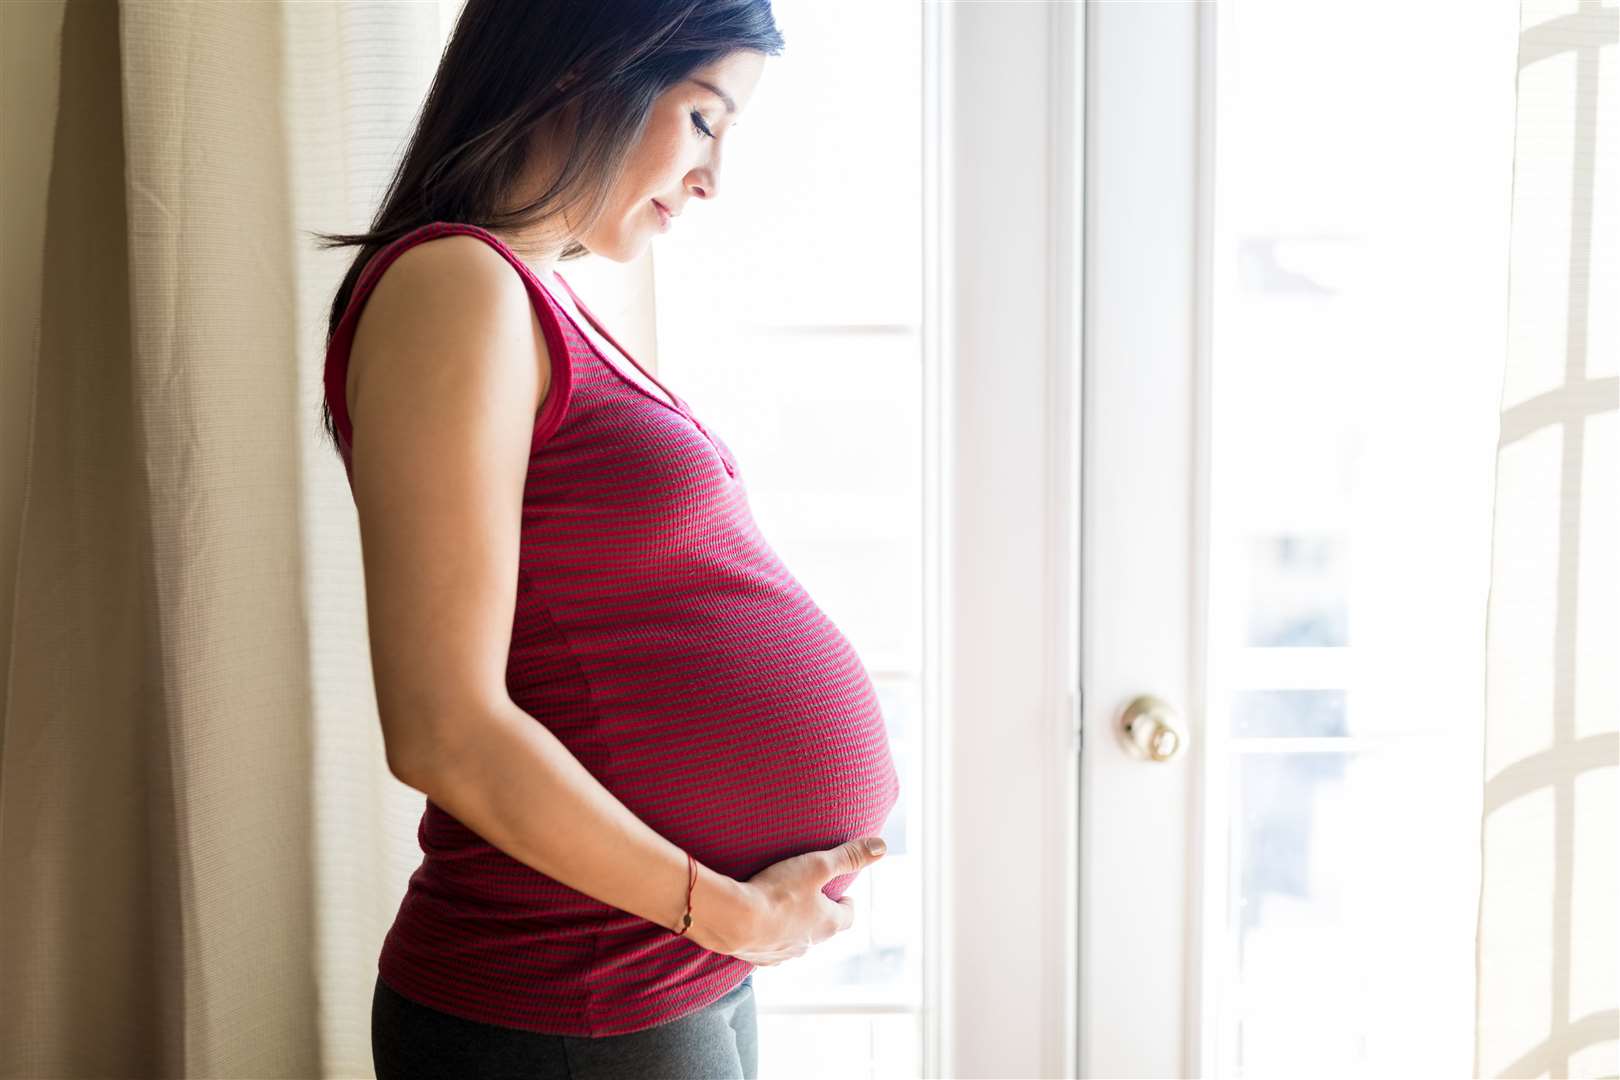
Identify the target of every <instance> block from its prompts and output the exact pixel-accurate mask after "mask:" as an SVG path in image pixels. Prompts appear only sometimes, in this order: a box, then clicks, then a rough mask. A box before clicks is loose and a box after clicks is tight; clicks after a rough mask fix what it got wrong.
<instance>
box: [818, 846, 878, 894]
mask: <svg viewBox="0 0 1620 1080" xmlns="http://www.w3.org/2000/svg"><path fill="white" fill-rule="evenodd" d="M886 850H888V847H887V845H886V844H884V842H883V838H882V837H880V836H867V837H862V838H860V839H858V840H847V841H845V842H844V843H842V844H839V845H838V846H837V847H832V848H827V849H826V850H825V851H823V852H822V855H823V856H824V859H823V862H824V864H825V866H824V870H825V872H826V877H824V878H823V879H822V883H823V884H825V883H826V882H828V881H831V880H832V879H833V878H835V877H838V876H839V875H840V874H853V873H855V872H856V871H857V870H861V869H863V868H864V867H867V866H870V865H871V864H872V863H875V862H877V861H878V859H880V858H882V857H883V853H884V852H885V851H886Z"/></svg>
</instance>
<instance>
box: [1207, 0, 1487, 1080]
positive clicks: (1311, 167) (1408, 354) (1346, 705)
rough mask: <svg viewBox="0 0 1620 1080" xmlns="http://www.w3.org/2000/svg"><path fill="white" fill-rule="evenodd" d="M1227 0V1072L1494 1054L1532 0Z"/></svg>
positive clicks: (1221, 318)
mask: <svg viewBox="0 0 1620 1080" xmlns="http://www.w3.org/2000/svg"><path fill="white" fill-rule="evenodd" d="M1212 13H1213V17H1214V18H1216V20H1217V27H1218V33H1217V37H1216V46H1215V47H1216V54H1217V59H1216V64H1215V72H1216V80H1217V94H1216V100H1215V111H1216V116H1215V123H1214V125H1213V130H1214V132H1215V162H1214V176H1215V180H1214V208H1215V212H1214V236H1213V246H1212V249H1211V267H1212V273H1213V282H1212V285H1213V295H1212V312H1211V321H1210V326H1211V328H1212V329H1211V343H1210V347H1211V353H1210V363H1211V370H1210V384H1209V385H1210V394H1211V402H1210V423H1211V432H1210V434H1211V453H1212V459H1211V473H1210V483H1211V491H1210V503H1209V505H1210V508H1211V537H1210V542H1211V544H1212V549H1211V551H1210V553H1209V554H1210V559H1209V582H1210V587H1211V604H1210V618H1211V623H1210V634H1211V639H1210V662H1209V665H1208V667H1209V678H1210V680H1211V685H1210V687H1209V688H1208V690H1209V693H1208V697H1207V700H1208V701H1210V702H1211V703H1212V711H1211V715H1210V716H1209V718H1208V722H1209V725H1210V729H1211V736H1212V743H1214V744H1217V745H1218V744H1219V742H1220V740H1222V739H1225V740H1228V743H1227V745H1228V748H1229V750H1230V753H1228V754H1221V753H1215V754H1213V755H1211V756H1210V758H1209V759H1208V763H1207V768H1209V769H1211V770H1218V769H1222V768H1229V769H1230V770H1231V772H1230V774H1228V775H1218V776H1211V777H1210V780H1211V784H1210V790H1217V791H1228V792H1230V793H1231V807H1230V809H1231V811H1232V813H1233V818H1232V820H1231V822H1230V828H1229V829H1225V830H1223V829H1221V828H1219V827H1215V828H1212V829H1211V830H1210V836H1211V841H1210V842H1211V843H1213V844H1215V845H1217V846H1216V848H1215V849H1214V850H1212V851H1211V852H1209V853H1208V857H1209V863H1210V865H1213V866H1215V867H1220V866H1222V865H1225V866H1227V867H1229V871H1230V877H1229V880H1228V881H1227V882H1226V891H1227V897H1226V907H1227V910H1228V917H1229V921H1228V926H1227V932H1228V940H1227V942H1226V945H1227V949H1226V951H1225V952H1224V953H1221V952H1220V947H1219V944H1218V942H1215V941H1212V942H1211V947H1212V948H1216V949H1217V955H1215V956H1213V957H1211V958H1210V959H1211V962H1212V963H1213V964H1214V966H1215V969H1216V970H1217V971H1219V972H1220V973H1221V974H1220V976H1219V979H1218V982H1220V983H1221V984H1223V985H1224V986H1225V989H1226V992H1227V996H1226V998H1225V999H1224V1000H1223V1002H1222V1006H1221V1009H1220V1010H1219V1011H1220V1016H1219V1017H1218V1018H1217V1017H1214V1016H1211V1017H1209V1018H1208V1022H1210V1023H1218V1024H1219V1025H1220V1030H1219V1032H1218V1033H1217V1034H1218V1040H1217V1041H1218V1043H1219V1045H1220V1048H1221V1053H1220V1056H1219V1059H1218V1060H1217V1061H1216V1062H1214V1063H1212V1068H1211V1069H1210V1070H1209V1071H1210V1072H1211V1074H1212V1075H1220V1076H1245V1077H1246V1076H1282V1075H1288V1076H1307V1075H1308V1076H1322V1075H1325V1076H1381V1075H1397V1074H1398V1075H1464V1074H1466V1073H1467V1071H1468V1069H1469V1067H1470V1065H1471V1063H1472V1050H1473V1033H1472V1030H1471V1023H1472V1009H1473V998H1474V987H1473V981H1472V980H1473V966H1472V931H1473V926H1474V920H1475V914H1476V912H1475V902H1476V900H1477V894H1476V890H1477V884H1478V851H1479V811H1480V801H1481V789H1480V782H1479V761H1480V760H1481V746H1480V736H1481V719H1482V716H1483V705H1484V700H1483V691H1484V650H1483V648H1482V647H1481V643H1482V642H1483V640H1484V620H1485V603H1486V599H1487V585H1488V582H1489V566H1490V550H1489V547H1490V537H1491V492H1492V485H1493V472H1494V464H1495V444H1496V434H1497V430H1496V428H1497V411H1498V403H1499V396H1500V392H1501V373H1502V364H1503V358H1504V344H1505V342H1504V339H1503V334H1502V326H1503V324H1502V321H1501V315H1500V304H1494V305H1493V300H1500V301H1502V302H1504V303H1505V299H1506V284H1507V235H1508V232H1507V229H1506V228H1505V227H1504V228H1502V229H1500V230H1496V232H1488V231H1482V230H1481V227H1480V223H1481V222H1485V223H1491V222H1504V223H1505V222H1506V220H1507V210H1508V207H1509V195H1510V192H1511V181H1512V171H1511V165H1512V137H1513V131H1512V125H1513V117H1514V110H1513V108H1512V96H1513V70H1514V68H1513V55H1514V48H1515V44H1516V35H1517V19H1516V14H1517V13H1516V4H1514V3H1513V2H1512V0H1498V2H1497V3H1495V4H1485V5H1480V6H1479V7H1478V8H1477V9H1474V8H1471V9H1470V14H1471V16H1472V17H1471V18H1469V19H1463V20H1459V19H1457V18H1456V13H1455V11H1453V10H1452V9H1451V8H1450V7H1449V6H1448V5H1421V4H1420V5H1408V6H1407V7H1405V8H1403V9H1402V17H1401V19H1400V20H1399V22H1398V25H1397V24H1395V23H1391V22H1389V21H1388V20H1379V19H1375V18H1368V17H1367V15H1366V12H1365V10H1364V9H1362V8H1360V7H1358V6H1356V5H1333V4H1296V3H1290V2H1288V0H1221V3H1219V4H1218V5H1213V12H1212ZM1442 70H1443V71H1444V77H1437V76H1438V73H1440V72H1441V71H1442ZM1369 71H1374V72H1377V77H1376V78H1374V79H1370V80H1369V79H1368V78H1367V77H1366V74H1367V72H1369ZM1496 233H1500V235H1497V234H1496ZM1223 710H1224V711H1223ZM1306 739H1309V740H1322V741H1319V742H1314V743H1312V744H1306V745H1302V746H1299V747H1290V746H1288V745H1287V743H1288V742H1289V741H1298V740H1306ZM1385 747H1387V749H1384V748H1385ZM1375 748H1376V752H1375ZM1223 843H1229V844H1230V845H1231V846H1230V850H1229V851H1222V850H1220V848H1219V845H1221V844H1223ZM1217 874H1218V872H1217Z"/></svg>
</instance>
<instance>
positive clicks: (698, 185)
mask: <svg viewBox="0 0 1620 1080" xmlns="http://www.w3.org/2000/svg"><path fill="white" fill-rule="evenodd" d="M719 184H720V148H719V147H715V148H714V149H712V150H711V151H710V152H709V160H708V162H707V163H706V164H704V165H700V166H698V167H697V168H695V169H693V170H692V171H691V172H690V173H687V183H686V186H687V189H688V190H689V191H691V192H692V195H693V197H694V198H698V199H712V198H714V197H715V196H716V195H717V194H719Z"/></svg>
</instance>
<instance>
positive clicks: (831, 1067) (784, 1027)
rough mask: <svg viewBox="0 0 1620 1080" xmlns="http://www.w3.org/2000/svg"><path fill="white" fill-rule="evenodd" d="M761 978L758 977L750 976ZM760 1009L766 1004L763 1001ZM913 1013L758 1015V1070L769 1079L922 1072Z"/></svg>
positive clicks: (861, 1078) (856, 1078)
mask: <svg viewBox="0 0 1620 1080" xmlns="http://www.w3.org/2000/svg"><path fill="white" fill-rule="evenodd" d="M754 981H755V982H756V983H757V982H758V981H759V976H758V975H755V976H754ZM759 1007H760V1008H761V1009H762V1010H763V1009H765V1008H766V1005H765V1002H764V1001H763V1000H761V1002H760V1006H759ZM920 1047H921V1029H920V1026H919V1024H918V1020H917V1017H916V1016H915V1015H910V1016H908V1015H892V1016H847V1015H836V1014H825V1013H824V1014H816V1013H808V1014H804V1015H773V1014H771V1013H769V1012H761V1014H760V1017H759V1075H760V1076H762V1077H769V1078H770V1080H830V1078H836V1080H890V1078H892V1077H896V1076H917V1075H920V1073H921V1063H920V1057H919V1053H918V1051H919V1049H920Z"/></svg>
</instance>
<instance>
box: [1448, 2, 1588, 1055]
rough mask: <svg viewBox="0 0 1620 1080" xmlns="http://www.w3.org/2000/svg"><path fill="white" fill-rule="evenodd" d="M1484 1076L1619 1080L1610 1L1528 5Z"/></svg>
mask: <svg viewBox="0 0 1620 1080" xmlns="http://www.w3.org/2000/svg"><path fill="white" fill-rule="evenodd" d="M1520 16H1521V17H1520V38H1519V75H1518V94H1517V118H1516V128H1515V139H1514V190H1513V223H1512V236H1511V241H1510V242H1511V247H1510V257H1509V262H1510V279H1509V305H1508V317H1507V322H1506V330H1507V335H1508V348H1507V368H1506V377H1505V379H1504V382H1503V393H1502V414H1501V436H1500V442H1499V446H1498V451H1497V481H1496V509H1495V521H1494V534H1495V535H1494V541H1493V554H1492V566H1491V592H1490V601H1489V609H1488V614H1487V631H1486V672H1487V680H1486V718H1485V740H1484V748H1485V762H1484V771H1485V776H1484V779H1485V795H1484V804H1483V805H1484V820H1483V824H1482V832H1481V845H1482V852H1481V853H1482V878H1481V892H1480V903H1479V930H1478V942H1477V965H1478V990H1477V1009H1478V1012H1477V1024H1476V1038H1475V1069H1474V1072H1475V1075H1477V1076H1491V1077H1496V1076H1507V1077H1519V1076H1523V1077H1536V1076H1551V1077H1568V1076H1611V1077H1612V1076H1617V1075H1620V1008H1617V1006H1620V980H1617V958H1620V935H1617V933H1616V929H1617V924H1620V917H1617V915H1616V913H1617V912H1620V889H1617V888H1616V881H1617V877H1620V873H1617V864H1620V803H1617V799H1616V795H1617V782H1620V734H1617V729H1620V682H1617V676H1620V664H1617V662H1616V659H1617V657H1620V574H1617V572H1616V571H1617V569H1620V557H1617V553H1620V491H1617V481H1620V379H1617V376H1620V302H1617V298H1620V46H1617V41H1620V8H1616V7H1615V6H1614V5H1612V4H1611V5H1609V6H1607V7H1605V6H1602V5H1600V4H1598V3H1594V2H1587V0H1523V3H1522V6H1521V9H1520Z"/></svg>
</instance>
